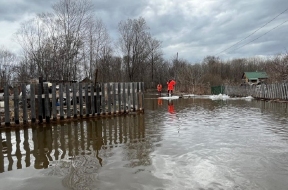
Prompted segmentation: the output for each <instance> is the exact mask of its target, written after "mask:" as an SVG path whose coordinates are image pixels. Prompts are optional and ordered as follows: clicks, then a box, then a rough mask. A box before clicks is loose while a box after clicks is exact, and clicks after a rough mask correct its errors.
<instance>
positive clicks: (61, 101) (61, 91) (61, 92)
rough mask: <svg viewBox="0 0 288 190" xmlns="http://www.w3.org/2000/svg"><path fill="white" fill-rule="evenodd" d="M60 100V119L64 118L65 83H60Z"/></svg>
mask: <svg viewBox="0 0 288 190" xmlns="http://www.w3.org/2000/svg"><path fill="white" fill-rule="evenodd" d="M59 96H60V97H59V102H60V105H59V107H60V120H63V119H64V105H63V104H64V103H63V84H62V83H61V84H60V85H59Z"/></svg>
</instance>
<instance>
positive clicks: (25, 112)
mask: <svg viewBox="0 0 288 190" xmlns="http://www.w3.org/2000/svg"><path fill="white" fill-rule="evenodd" d="M30 88H31V87H30ZM22 106H23V124H26V123H27V122H28V115H27V96H26V85H25V84H22Z"/></svg>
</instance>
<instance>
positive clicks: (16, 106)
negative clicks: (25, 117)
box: [14, 86, 19, 124]
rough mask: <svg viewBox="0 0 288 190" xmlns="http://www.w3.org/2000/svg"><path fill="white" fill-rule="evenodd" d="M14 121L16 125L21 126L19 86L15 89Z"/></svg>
mask: <svg viewBox="0 0 288 190" xmlns="http://www.w3.org/2000/svg"><path fill="white" fill-rule="evenodd" d="M14 121H15V124H19V95H18V86H17V87H16V88H15V87H14Z"/></svg>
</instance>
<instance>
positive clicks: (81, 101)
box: [79, 83, 83, 117]
mask: <svg viewBox="0 0 288 190" xmlns="http://www.w3.org/2000/svg"><path fill="white" fill-rule="evenodd" d="M79 109H80V117H83V95H82V83H79Z"/></svg>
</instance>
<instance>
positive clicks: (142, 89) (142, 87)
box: [141, 82, 144, 112]
mask: <svg viewBox="0 0 288 190" xmlns="http://www.w3.org/2000/svg"><path fill="white" fill-rule="evenodd" d="M141 91H142V111H143V112H144V82H142V83H141Z"/></svg>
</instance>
